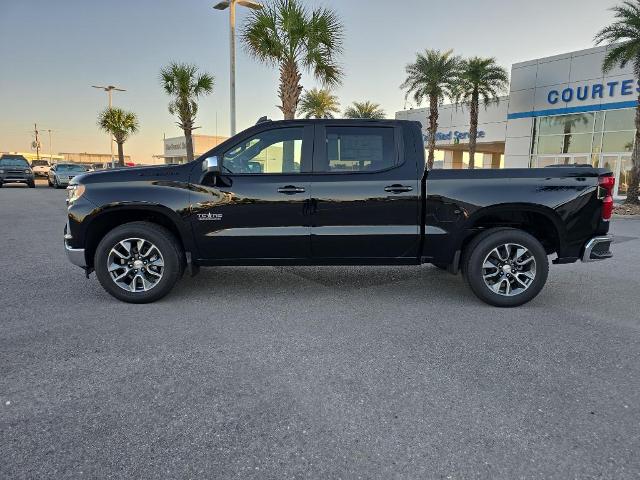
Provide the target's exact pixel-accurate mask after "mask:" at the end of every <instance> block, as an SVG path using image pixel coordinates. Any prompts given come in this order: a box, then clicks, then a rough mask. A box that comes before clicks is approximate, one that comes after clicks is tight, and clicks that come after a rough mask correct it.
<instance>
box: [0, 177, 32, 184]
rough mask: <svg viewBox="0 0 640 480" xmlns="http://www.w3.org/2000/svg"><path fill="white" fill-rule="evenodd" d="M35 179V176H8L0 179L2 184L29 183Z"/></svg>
mask: <svg viewBox="0 0 640 480" xmlns="http://www.w3.org/2000/svg"><path fill="white" fill-rule="evenodd" d="M33 179H34V177H33V175H7V176H4V177H0V183H29V182H33Z"/></svg>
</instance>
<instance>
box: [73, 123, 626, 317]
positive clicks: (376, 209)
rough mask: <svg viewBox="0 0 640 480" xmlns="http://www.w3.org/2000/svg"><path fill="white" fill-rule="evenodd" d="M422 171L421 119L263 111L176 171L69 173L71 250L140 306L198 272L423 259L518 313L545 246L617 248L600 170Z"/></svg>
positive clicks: (533, 287) (561, 256) (561, 258)
mask: <svg viewBox="0 0 640 480" xmlns="http://www.w3.org/2000/svg"><path fill="white" fill-rule="evenodd" d="M424 167H425V157H424V145H423V137H422V132H421V128H420V125H419V124H418V123H416V122H407V121H393V120H383V121H379V120H378V121H373V120H291V121H277V122H272V121H262V122H259V123H258V124H257V125H255V126H254V127H251V128H249V129H247V130H245V131H244V132H242V133H240V134H238V135H236V136H234V137H233V138H230V139H229V140H227V141H225V142H224V143H222V144H220V145H218V146H217V147H215V148H214V149H212V150H211V151H209V152H207V153H206V154H204V155H203V156H201V157H200V158H198V159H197V160H195V161H193V162H191V163H187V164H185V165H168V166H159V167H146V168H144V167H143V168H129V169H126V170H117V171H101V172H94V173H89V174H85V175H81V176H79V177H75V178H74V179H73V180H72V182H71V185H70V186H69V187H68V190H69V191H68V195H69V198H68V200H67V203H68V219H67V224H66V226H65V232H64V244H65V248H66V251H67V254H68V256H69V259H70V260H71V262H72V263H74V264H75V265H78V266H80V267H82V268H84V269H85V270H86V273H87V276H88V275H89V274H90V273H91V272H92V271H94V270H95V272H96V275H97V277H98V280H99V281H100V283H101V284H102V286H103V287H104V288H105V289H106V290H107V291H108V292H109V293H110V294H111V295H113V296H114V297H116V298H118V299H120V300H123V301H126V302H134V303H144V302H152V301H154V300H158V299H159V298H162V297H164V296H165V295H166V294H167V293H169V291H170V290H171V289H172V287H173V286H174V284H175V283H176V281H177V280H178V279H179V278H180V276H181V275H182V274H183V273H184V271H185V269H187V268H188V269H189V271H190V272H191V273H192V274H195V273H196V272H197V271H198V269H199V267H200V266H215V265H416V264H423V263H432V264H434V265H436V266H437V267H439V268H442V269H446V270H448V271H449V272H451V273H453V274H456V273H458V272H462V274H463V275H464V276H465V278H466V280H467V282H468V283H469V286H470V287H471V289H472V290H473V292H474V293H475V294H476V295H477V296H478V297H479V298H480V299H482V300H483V301H485V302H487V303H489V304H492V305H496V306H500V307H513V306H517V305H521V304H523V303H525V302H527V301H529V300H531V299H532V298H534V297H535V296H536V295H537V294H538V293H539V292H540V290H541V289H542V287H543V286H544V284H545V282H546V280H547V274H548V270H549V261H548V256H549V255H552V254H555V257H554V260H553V263H556V264H561V263H571V262H575V261H577V260H582V261H592V260H603V259H606V258H609V257H610V256H611V252H610V251H609V247H610V244H611V241H612V238H611V237H610V236H609V235H607V232H608V230H609V219H610V217H611V214H612V208H613V199H612V196H611V192H612V190H613V184H614V177H613V176H612V174H611V172H609V171H607V170H603V169H596V168H592V167H590V166H569V167H563V168H538V169H528V168H524V169H503V170H432V171H425V168H424Z"/></svg>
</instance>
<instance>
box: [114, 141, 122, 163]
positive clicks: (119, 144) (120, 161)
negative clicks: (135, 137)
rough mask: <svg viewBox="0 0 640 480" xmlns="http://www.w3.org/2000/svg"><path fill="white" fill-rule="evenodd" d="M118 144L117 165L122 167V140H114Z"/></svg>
mask: <svg viewBox="0 0 640 480" xmlns="http://www.w3.org/2000/svg"><path fill="white" fill-rule="evenodd" d="M116 143H117V144H118V166H119V167H124V149H123V148H122V146H123V145H124V142H116Z"/></svg>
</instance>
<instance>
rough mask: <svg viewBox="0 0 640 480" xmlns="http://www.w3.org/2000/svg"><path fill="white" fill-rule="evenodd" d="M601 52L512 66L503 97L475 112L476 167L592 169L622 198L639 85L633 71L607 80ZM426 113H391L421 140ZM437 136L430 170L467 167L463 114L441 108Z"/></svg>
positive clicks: (455, 108)
mask: <svg viewBox="0 0 640 480" xmlns="http://www.w3.org/2000/svg"><path fill="white" fill-rule="evenodd" d="M606 52H607V47H598V48H591V49H588V50H580V51H577V52H570V53H565V54H562V55H556V56H553V57H547V58H540V59H537V60H531V61H527V62H521V63H516V64H514V65H513V66H512V68H511V86H510V91H509V95H508V96H505V97H502V98H500V100H499V101H498V102H492V103H491V104H489V105H488V106H487V107H486V108H484V107H482V106H481V107H480V112H479V125H478V139H477V152H478V153H477V154H476V161H475V163H476V166H478V167H482V168H527V167H544V166H547V165H558V164H569V163H579V164H586V163H588V164H591V165H594V166H600V167H605V168H609V169H610V170H612V171H613V172H614V174H615V176H616V196H618V197H624V196H625V195H626V188H627V181H628V177H629V169H630V167H631V151H632V150H633V143H634V138H635V123H634V117H635V108H636V106H637V98H638V94H639V93H640V82H638V79H637V78H635V75H634V73H633V70H632V67H631V66H630V65H628V66H627V67H626V68H616V69H614V70H612V71H611V72H608V73H607V74H606V75H605V74H603V72H602V62H603V59H604V56H605V54H606ZM428 117H429V109H428V108H416V109H411V110H404V111H400V112H397V113H396V118H398V119H406V120H417V121H420V122H421V123H422V125H423V131H424V133H425V137H426V132H427V126H428ZM438 123H439V124H438V131H437V133H436V148H437V152H436V164H435V166H436V167H442V168H464V167H466V166H467V165H468V158H469V155H468V143H469V110H468V108H467V106H465V105H443V106H441V107H440V109H439V122H438Z"/></svg>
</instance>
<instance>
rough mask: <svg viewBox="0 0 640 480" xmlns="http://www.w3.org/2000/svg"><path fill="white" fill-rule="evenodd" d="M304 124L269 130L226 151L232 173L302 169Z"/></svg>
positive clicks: (226, 167)
mask: <svg viewBox="0 0 640 480" xmlns="http://www.w3.org/2000/svg"><path fill="white" fill-rule="evenodd" d="M303 136H304V127H292V128H279V129H275V130H267V131H264V132H260V133H258V134H257V135H254V136H253V137H251V138H249V139H248V140H244V141H242V142H241V143H240V144H238V145H236V146H235V147H233V148H231V150H229V151H228V152H227V153H225V154H224V157H223V159H222V165H223V166H224V170H225V171H226V172H227V173H229V174H291V173H300V165H301V163H302V138H303Z"/></svg>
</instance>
